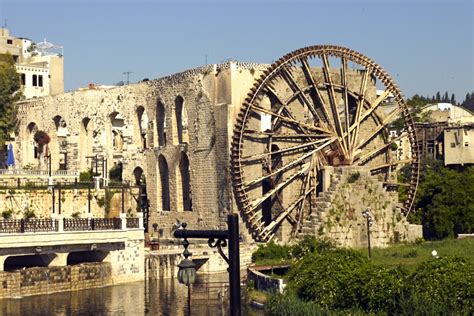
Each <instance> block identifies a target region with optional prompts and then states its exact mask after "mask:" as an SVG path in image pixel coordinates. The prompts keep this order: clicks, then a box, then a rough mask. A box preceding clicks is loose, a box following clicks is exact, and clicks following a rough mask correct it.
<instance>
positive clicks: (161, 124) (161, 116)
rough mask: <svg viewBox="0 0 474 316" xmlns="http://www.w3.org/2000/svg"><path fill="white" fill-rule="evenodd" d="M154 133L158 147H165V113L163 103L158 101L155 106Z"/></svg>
mask: <svg viewBox="0 0 474 316" xmlns="http://www.w3.org/2000/svg"><path fill="white" fill-rule="evenodd" d="M156 132H157V135H158V146H159V147H163V146H166V112H165V106H164V105H163V103H161V102H160V101H158V104H157V106H156Z"/></svg>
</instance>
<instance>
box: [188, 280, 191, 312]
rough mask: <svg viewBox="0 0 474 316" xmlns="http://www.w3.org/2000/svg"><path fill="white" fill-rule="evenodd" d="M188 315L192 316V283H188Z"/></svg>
mask: <svg viewBox="0 0 474 316" xmlns="http://www.w3.org/2000/svg"><path fill="white" fill-rule="evenodd" d="M188 315H189V316H191V284H188Z"/></svg>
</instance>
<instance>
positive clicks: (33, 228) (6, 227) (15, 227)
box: [0, 213, 143, 234]
mask: <svg viewBox="0 0 474 316" xmlns="http://www.w3.org/2000/svg"><path fill="white" fill-rule="evenodd" d="M128 229H143V215H142V213H138V217H137V218H126V217H125V216H121V217H120V218H40V219H38V218H31V219H3V220H0V234H2V233H3V234H4V233H7V234H8V233H10V234H11V233H35V232H61V233H62V232H75V231H103V230H128Z"/></svg>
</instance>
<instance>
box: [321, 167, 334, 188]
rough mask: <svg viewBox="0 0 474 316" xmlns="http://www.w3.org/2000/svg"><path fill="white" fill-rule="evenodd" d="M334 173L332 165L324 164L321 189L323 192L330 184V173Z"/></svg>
mask: <svg viewBox="0 0 474 316" xmlns="http://www.w3.org/2000/svg"><path fill="white" fill-rule="evenodd" d="M333 173H334V168H333V167H329V166H326V167H324V169H323V170H322V177H321V178H322V179H321V181H322V190H323V192H326V191H327V190H328V189H329V187H330V186H331V174H333Z"/></svg>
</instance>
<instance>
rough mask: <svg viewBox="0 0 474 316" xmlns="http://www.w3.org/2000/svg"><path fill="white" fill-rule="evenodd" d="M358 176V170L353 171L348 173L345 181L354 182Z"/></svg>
mask: <svg viewBox="0 0 474 316" xmlns="http://www.w3.org/2000/svg"><path fill="white" fill-rule="evenodd" d="M359 178H360V172H359V171H357V172H354V173H351V174H350V176H349V178H348V179H347V182H349V183H354V182H356V181H357V180H359Z"/></svg>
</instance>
